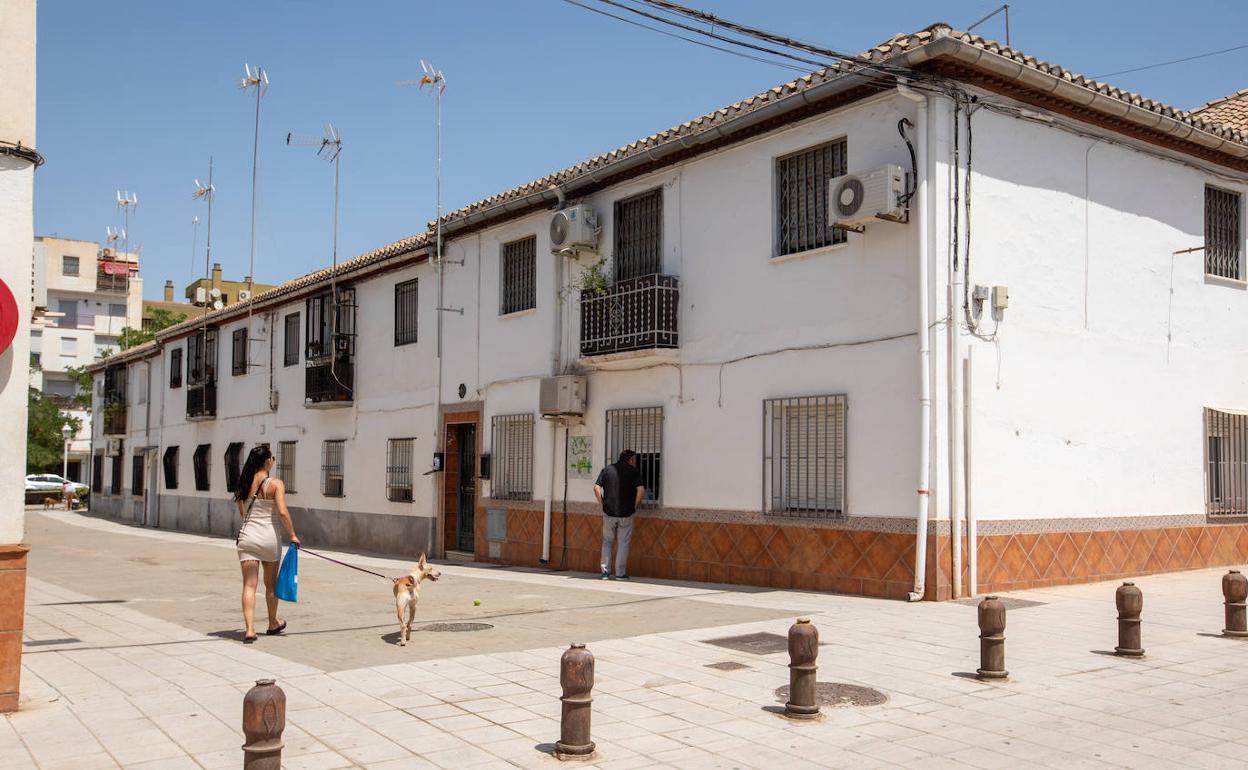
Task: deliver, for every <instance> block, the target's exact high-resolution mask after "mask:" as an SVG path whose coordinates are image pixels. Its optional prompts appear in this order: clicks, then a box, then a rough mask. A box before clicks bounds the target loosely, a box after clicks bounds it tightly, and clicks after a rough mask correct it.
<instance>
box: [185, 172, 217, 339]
mask: <svg viewBox="0 0 1248 770" xmlns="http://www.w3.org/2000/svg"><path fill="white" fill-rule="evenodd" d="M216 197H217V188H216V187H215V186H214V185H213V184H212V157H211V156H209V157H208V181H207V182H206V183H205V182H201V181H199V180H198V179H196V180H195V192H193V193H191V198H192V199H194V200H199V201H205V202H206V203H207V204H208V223H207V224H208V240H207V246H206V248H205V251H204V280H205V281H208V280H209V279H210V277H211V275H212V274H211V273H210V272H209V271H208V265H209V264H210V262H211V260H212V201H213V199H214V198H216ZM196 219H198V217H196ZM205 292H207V289H205ZM206 296H207V295H206V294H205V297H206ZM207 305H208V302H207V300H206V299H205V301H204V307H205V309H207ZM207 315H208V314H207V313H204V316H205V317H206V316H207Z"/></svg>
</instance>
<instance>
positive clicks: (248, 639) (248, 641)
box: [243, 634, 256, 644]
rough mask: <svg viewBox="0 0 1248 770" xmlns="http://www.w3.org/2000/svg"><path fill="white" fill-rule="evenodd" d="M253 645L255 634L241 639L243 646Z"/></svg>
mask: <svg viewBox="0 0 1248 770" xmlns="http://www.w3.org/2000/svg"><path fill="white" fill-rule="evenodd" d="M255 643H256V635H255V634H252V635H251V636H244V637H243V644H255Z"/></svg>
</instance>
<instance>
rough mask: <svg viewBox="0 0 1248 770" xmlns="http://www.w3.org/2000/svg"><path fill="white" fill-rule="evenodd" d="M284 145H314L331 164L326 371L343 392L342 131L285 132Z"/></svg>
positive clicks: (328, 126)
mask: <svg viewBox="0 0 1248 770" xmlns="http://www.w3.org/2000/svg"><path fill="white" fill-rule="evenodd" d="M286 145H287V146H288V147H315V148H316V154H317V157H319V158H321V159H322V160H326V161H328V162H330V163H333V164H334V234H333V243H332V246H331V249H330V260H331V261H330V265H331V267H330V271H329V296H330V319H329V329H330V331H329V333H330V335H331V336H332V337H333V338H334V340H335V342H334V346H333V347H332V348H331V350H330V356H329V374H330V376H331V377H333V378H334V382H336V383H338V385H339V386H340V387H342V388H343V389H344V390H345V391H346V392H348V393H351V392H352V389H351V387H349V386H348V385H347V384H346V383H344V382H343V381H342V380H340V379H338V372H337V371H336V368H335V366H336V363H337V360H338V350H337V337H338V333H339V332H338V306H339V304H340V303H341V298H340V297H339V296H338V190H339V179H340V175H339V168H340V167H341V165H342V134H340V133H338V129H337V128H334V124H333V123H326V124H325V131H324V133H323V134H322V135H321V136H319V137H318V136H315V135H312V134H296V133H294V132H291V133H287V134H286Z"/></svg>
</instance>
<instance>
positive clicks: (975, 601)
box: [954, 596, 1048, 610]
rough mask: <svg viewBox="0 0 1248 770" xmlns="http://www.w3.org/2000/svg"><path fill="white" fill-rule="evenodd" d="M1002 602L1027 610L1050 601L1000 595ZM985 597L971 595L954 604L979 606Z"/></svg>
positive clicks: (1014, 607) (1015, 608)
mask: <svg viewBox="0 0 1248 770" xmlns="http://www.w3.org/2000/svg"><path fill="white" fill-rule="evenodd" d="M997 598H998V599H1000V600H1001V604H1003V605H1005V608H1006V609H1007V610H1025V609H1027V608H1028V607H1043V606H1044V605H1046V604H1048V602H1037V601H1032V600H1031V599H1012V598H1010V597H1008V596H998V597H997ZM983 600H984V598H983V597H982V596H976V597H971V598H970V599H958V600H957V601H955V602H954V604H965V605H966V606H968V607H978V606H979V603H980V602H982V601H983Z"/></svg>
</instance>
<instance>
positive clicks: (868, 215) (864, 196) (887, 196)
mask: <svg viewBox="0 0 1248 770" xmlns="http://www.w3.org/2000/svg"><path fill="white" fill-rule="evenodd" d="M877 219H885V220H889V221H892V222H904V221H906V172H905V170H904V169H902V167H901V166H897V165H893V164H891V163H890V164H889V165H887V166H884V167H882V168H877V169H873V170H871V171H867V172H864V173H860V174H845V175H844V176H838V177H834V178H832V179H831V180H829V181H828V221H829V222H830V223H832V224H833V225H835V226H838V227H844V228H849V229H857V228H860V227H862V226H863V225H868V224H871V223H872V222H875V221H876V220H877Z"/></svg>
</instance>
